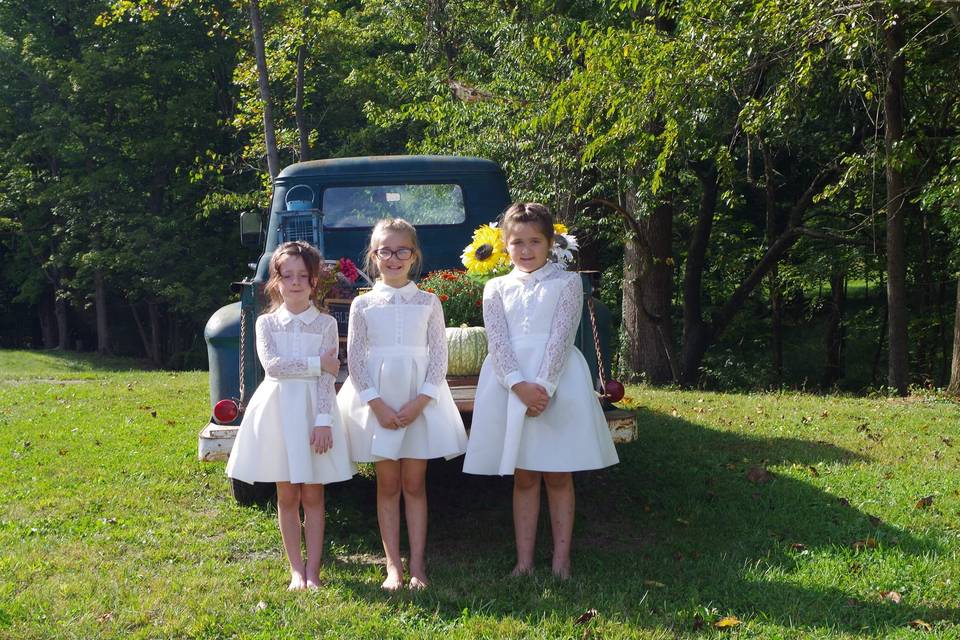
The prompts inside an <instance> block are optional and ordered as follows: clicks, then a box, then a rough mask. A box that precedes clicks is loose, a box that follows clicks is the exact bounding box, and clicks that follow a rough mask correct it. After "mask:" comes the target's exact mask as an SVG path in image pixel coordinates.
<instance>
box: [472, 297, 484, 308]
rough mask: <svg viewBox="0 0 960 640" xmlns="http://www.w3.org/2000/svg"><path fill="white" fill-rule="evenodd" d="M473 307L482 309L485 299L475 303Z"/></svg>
mask: <svg viewBox="0 0 960 640" xmlns="http://www.w3.org/2000/svg"><path fill="white" fill-rule="evenodd" d="M473 306H475V307H482V306H483V299H482V298H481V299H480V300H477V301H476V302H474V303H473Z"/></svg>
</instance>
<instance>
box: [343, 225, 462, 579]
mask: <svg viewBox="0 0 960 640" xmlns="http://www.w3.org/2000/svg"><path fill="white" fill-rule="evenodd" d="M422 260H423V255H422V254H421V252H420V248H419V246H418V245H417V231H416V229H414V228H413V225H411V224H410V223H409V222H407V221H406V220H403V219H400V218H394V219H385V220H381V221H379V222H378V223H377V224H376V226H374V228H373V232H372V233H371V235H370V246H369V249H368V250H367V255H366V259H365V268H366V269H367V273H370V274H371V275H374V276H378V278H377V282H376V284H375V285H374V287H373V290H372V291H370V292H369V293H367V294H364V295H362V296H360V297H358V298H356V299H354V301H353V304H352V305H351V307H350V321H349V327H348V331H347V363H348V366H349V369H350V376H349V377H348V378H347V380H346V381H345V382H344V383H343V387H342V388H341V389H340V393H339V394H338V395H337V405H338V406H339V407H340V411H341V414H342V415H343V418H344V421H345V422H346V424H347V430H348V432H349V436H350V452H351V457H352V459H353V460H354V461H356V462H373V463H374V465H375V468H376V475H377V520H378V521H379V523H380V537H381V538H382V540H383V550H384V553H385V554H386V558H387V560H386V569H387V577H386V579H385V580H384V581H383V584H382V585H381V586H382V588H383V589H385V590H388V591H395V590H397V589H400V588H401V587H402V586H403V584H404V581H403V564H402V561H401V559H400V495H401V493H402V494H403V499H404V505H405V507H406V509H405V511H406V516H407V536H408V538H409V543H410V559H409V572H410V581H409V587H410V589H413V590H416V589H423V588H424V587H426V586H427V584H428V582H427V576H426V566H425V562H424V547H425V546H426V539H427V494H426V471H427V460H428V459H430V458H439V457H444V458H447V459H450V458H454V457H456V456H459V455H461V454H462V453H463V452H464V451H465V450H466V445H467V435H466V431H465V430H464V428H463V420H462V419H461V417H460V412H459V411H457V407H456V404H455V403H454V401H453V396H452V395H451V393H450V388H449V387H448V386H447V383H446V374H447V342H446V331H445V326H446V325H445V323H444V319H443V309H442V308H441V306H440V300H439V299H438V298H437V296H435V295H434V294H432V293H429V292H426V291H421V290H420V289H418V288H417V285H416V284H415V283H414V282H413V281H412V280H411V273H413V274H416V273H417V272H418V271H419V267H420V264H421V263H422Z"/></svg>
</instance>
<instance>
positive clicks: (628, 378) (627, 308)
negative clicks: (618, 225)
mask: <svg viewBox="0 0 960 640" xmlns="http://www.w3.org/2000/svg"><path fill="white" fill-rule="evenodd" d="M624 227H625V233H626V238H625V239H624V241H623V302H622V306H621V312H622V313H621V315H622V322H623V333H624V343H623V346H622V348H621V349H620V358H621V361H620V374H621V377H622V378H623V381H624V382H637V381H638V380H639V379H640V373H641V372H642V371H643V368H642V360H643V359H642V356H641V355H640V348H641V347H640V344H641V342H640V315H641V313H642V311H641V306H640V305H642V304H643V296H642V293H641V288H640V270H641V268H642V266H641V265H642V260H643V258H642V256H643V251H642V249H641V246H640V243H641V239H640V237H639V235H638V234H637V233H635V232H634V230H632V229H630V228H629V226H628V225H627V224H626V222H624Z"/></svg>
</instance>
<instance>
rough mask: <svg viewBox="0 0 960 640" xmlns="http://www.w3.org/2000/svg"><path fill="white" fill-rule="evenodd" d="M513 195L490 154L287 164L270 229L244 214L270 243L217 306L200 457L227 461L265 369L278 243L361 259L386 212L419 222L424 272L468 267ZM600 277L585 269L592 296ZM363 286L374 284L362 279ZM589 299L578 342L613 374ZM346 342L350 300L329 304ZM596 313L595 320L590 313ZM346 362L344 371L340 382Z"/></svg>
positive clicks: (617, 427)
mask: <svg viewBox="0 0 960 640" xmlns="http://www.w3.org/2000/svg"><path fill="white" fill-rule="evenodd" d="M509 203H510V193H509V190H508V189H507V182H506V178H505V176H504V174H503V171H502V170H501V169H500V167H499V166H498V165H497V164H496V163H494V162H491V161H489V160H483V159H480V158H469V157H456V156H378V157H364V158H337V159H329V160H316V161H310V162H301V163H297V164H294V165H291V166H289V167H287V168H286V169H284V170H283V171H282V172H281V173H280V175H279V176H277V179H276V181H275V184H274V192H273V199H272V204H271V207H270V216H269V222H268V224H267V227H266V234H265V237H264V233H263V230H262V227H261V224H260V216H259V214H258V213H256V212H250V213H246V214H243V215H242V216H241V240H242V241H243V242H244V244H246V245H248V246H258V247H259V246H262V247H263V251H262V253H261V255H260V258H259V260H258V261H257V262H256V263H251V265H250V266H251V268H252V269H254V270H255V273H254V275H253V276H252V277H247V278H245V279H243V280H242V281H240V282H235V283H233V285H232V288H233V290H234V291H235V292H236V293H239V296H240V300H239V302H234V303H233V304H229V305H226V306H224V307H222V308H220V309H219V310H217V311H216V312H215V313H214V314H213V315H212V316H211V318H210V320H209V321H208V322H207V325H206V329H205V331H204V337H205V339H206V342H207V355H208V358H209V370H210V407H211V418H210V421H209V423H208V424H207V425H206V426H205V427H204V428H203V430H202V431H201V432H200V436H199V439H198V440H199V442H198V452H199V456H200V459H201V460H224V459H226V457H227V456H228V455H229V453H230V449H231V447H232V446H233V440H234V436H235V435H236V432H237V429H238V425H239V424H240V420H241V418H242V411H243V406H244V404H245V403H246V402H247V401H248V400H249V398H250V396H251V395H252V394H253V391H254V389H256V387H257V384H259V382H260V380H261V379H262V377H263V371H262V369H261V368H260V365H259V362H258V360H257V355H256V347H255V337H254V327H255V324H256V322H255V321H256V317H257V314H258V313H259V312H260V309H261V308H262V306H263V302H264V299H263V286H264V284H265V283H266V280H267V278H268V275H269V274H268V265H269V261H270V256H271V255H272V253H273V251H274V249H275V248H276V247H277V246H278V245H280V244H281V243H283V242H286V241H289V240H307V241H309V242H310V243H312V244H313V245H315V246H316V247H317V248H318V249H320V252H321V253H322V255H323V256H324V258H326V259H327V260H336V259H339V258H344V257H345V258H350V259H352V260H353V261H355V262H356V263H357V264H360V263H362V256H363V253H364V250H365V248H366V244H367V242H368V238H369V233H370V228H371V227H372V226H373V224H374V223H375V222H376V221H377V220H379V219H381V218H384V217H402V218H405V219H407V220H409V221H410V222H411V223H413V224H414V225H415V226H416V227H417V230H418V232H419V233H418V235H419V237H420V244H421V247H422V249H423V253H424V256H425V261H424V268H423V271H422V272H423V273H428V272H430V271H433V270H437V269H452V268H458V267H460V266H461V265H460V255H461V253H462V251H463V248H464V246H466V245H467V244H468V243H469V241H470V238H471V234H472V233H473V230H474V229H476V228H477V227H478V226H479V225H481V224H485V223H489V222H491V221H493V220H495V219H496V218H497V216H498V215H499V214H500V213H501V212H502V211H503V210H504V209H505V208H506V207H507V206H508V205H509ZM592 284H593V283H592V281H591V278H590V277H589V275H586V274H585V275H584V291H585V296H590V292H591V291H592ZM357 285H358V286H363V285H367V286H369V283H364V282H363V281H362V280H361V281H358V282H357ZM588 302H589V303H590V304H585V305H584V316H583V319H582V321H581V328H580V332H579V334H578V336H577V346H578V347H579V348H580V350H581V351H582V352H583V354H584V356H585V357H586V359H587V362H588V363H589V365H590V367H591V370H592V371H593V373H594V378H595V379H598V380H599V379H600V372H599V368H598V358H597V349H596V347H595V345H596V344H599V346H600V350H601V356H602V357H601V358H599V361H600V362H601V363H603V365H604V369H605V371H604V372H603V373H604V374H605V375H604V376H603V379H609V377H608V374H609V362H610V358H609V357H607V356H608V355H609V336H610V315H609V312H608V311H607V310H606V309H605V308H604V307H603V305H602V304H600V302H599V301H597V300H595V299H593V300H588ZM329 308H330V311H331V313H332V314H333V315H334V316H335V317H336V319H337V321H338V323H339V325H340V332H341V341H342V342H344V341H345V336H346V330H347V320H348V313H349V303H348V302H341V303H337V302H334V303H331V304H330V305H329ZM591 314H592V315H593V318H592V319H591ZM345 376H346V367H345V366H344V367H343V368H342V369H341V375H340V378H341V380H342V379H343V378H344V377H345ZM450 382H451V389H452V391H453V393H454V397H455V399H456V401H457V405H458V407H459V408H460V410H461V412H462V413H463V414H464V418H465V422H467V424H469V418H470V414H471V412H472V409H473V391H474V390H475V387H474V386H472V385H471V384H470V382H471V381H470V380H463V379H459V380H451V381H450ZM606 409H607V416H608V423H610V425H611V429H612V430H613V432H614V436H615V439H617V440H619V441H625V440H630V439H632V438H633V437H634V424H633V419H632V416H631V415H630V414H628V413H626V412H623V411H617V410H616V409H615V408H614V407H613V406H612V405H610V404H609V403H607V405H606ZM273 490H274V486H273V485H272V484H267V485H263V486H259V485H254V486H251V485H248V484H245V483H243V482H239V481H237V482H234V483H233V493H234V497H235V498H236V499H237V500H238V501H239V502H242V503H252V502H261V501H263V500H264V499H265V498H266V497H268V496H269V495H270V494H272V492H273Z"/></svg>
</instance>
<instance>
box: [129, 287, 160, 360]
mask: <svg viewBox="0 0 960 640" xmlns="http://www.w3.org/2000/svg"><path fill="white" fill-rule="evenodd" d="M130 313H132V314H133V321H134V322H135V323H136V325H137V333H139V334H140V342H141V343H142V344H143V353H144V355H145V356H146V357H147V358H148V359H149V360H151V361H153V362H155V361H156V358H155V355H154V349H153V345H152V344H150V338H149V336H147V330H146V327H144V326H143V321H142V320H141V319H140V313H139V312H138V311H137V305H135V304H134V303H133V302H130Z"/></svg>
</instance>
